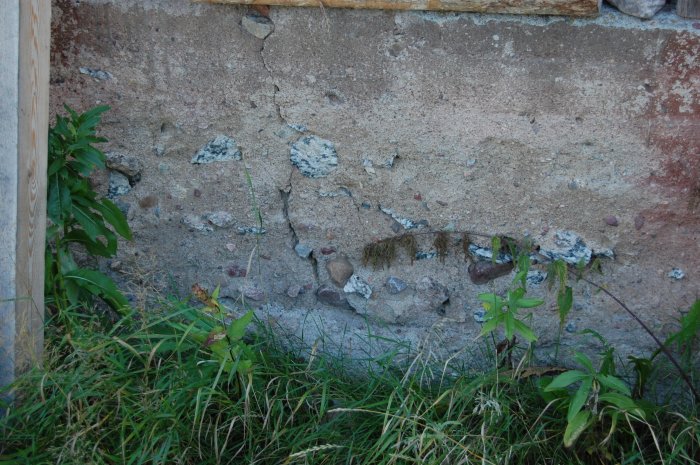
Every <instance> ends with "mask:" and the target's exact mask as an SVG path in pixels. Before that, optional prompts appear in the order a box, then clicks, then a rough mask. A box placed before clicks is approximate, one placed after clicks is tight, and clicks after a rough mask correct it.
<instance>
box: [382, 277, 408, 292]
mask: <svg viewBox="0 0 700 465" xmlns="http://www.w3.org/2000/svg"><path fill="white" fill-rule="evenodd" d="M407 287H408V284H406V282H405V281H404V280H402V279H400V278H397V277H396V276H389V278H388V279H387V280H386V288H387V289H388V290H389V294H399V293H400V292H402V291H403V290H405V289H406V288H407Z"/></svg>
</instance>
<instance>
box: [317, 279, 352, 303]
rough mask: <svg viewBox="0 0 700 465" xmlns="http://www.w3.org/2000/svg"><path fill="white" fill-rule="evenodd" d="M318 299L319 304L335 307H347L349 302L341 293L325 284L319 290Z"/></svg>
mask: <svg viewBox="0 0 700 465" xmlns="http://www.w3.org/2000/svg"><path fill="white" fill-rule="evenodd" d="M316 297H317V298H318V301H319V302H321V303H323V304H326V305H332V306H334V307H345V306H346V305H347V302H348V301H347V299H346V298H345V295H344V294H343V293H342V292H341V291H339V290H338V289H336V288H334V287H333V286H329V285H327V284H323V285H321V286H320V287H319V288H318V290H317V291H316Z"/></svg>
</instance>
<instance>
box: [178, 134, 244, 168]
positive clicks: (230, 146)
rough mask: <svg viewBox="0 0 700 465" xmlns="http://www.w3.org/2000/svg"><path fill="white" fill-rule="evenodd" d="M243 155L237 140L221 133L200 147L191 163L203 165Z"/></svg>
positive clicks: (238, 157) (240, 157) (237, 158)
mask: <svg viewBox="0 0 700 465" xmlns="http://www.w3.org/2000/svg"><path fill="white" fill-rule="evenodd" d="M242 157H243V156H242V154H241V151H240V150H239V149H238V146H237V145H236V141H235V140H233V139H231V138H230V137H227V136H224V135H219V136H216V138H214V139H213V140H210V141H209V142H208V143H207V144H206V145H205V146H204V147H202V148H201V149H199V151H198V152H197V153H196V154H195V156H194V157H192V160H191V161H190V163H192V164H194V165H201V164H205V163H214V162H217V161H230V160H241V159H242Z"/></svg>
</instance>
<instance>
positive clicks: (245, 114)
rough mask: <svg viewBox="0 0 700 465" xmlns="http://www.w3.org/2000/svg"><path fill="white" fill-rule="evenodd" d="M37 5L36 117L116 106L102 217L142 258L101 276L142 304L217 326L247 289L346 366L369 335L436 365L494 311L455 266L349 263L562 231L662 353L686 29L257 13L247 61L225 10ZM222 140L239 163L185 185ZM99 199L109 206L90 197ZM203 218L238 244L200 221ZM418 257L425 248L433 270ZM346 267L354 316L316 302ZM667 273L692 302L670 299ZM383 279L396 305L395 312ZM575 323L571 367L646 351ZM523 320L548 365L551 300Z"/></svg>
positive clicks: (236, 21)
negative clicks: (46, 57) (47, 90)
mask: <svg viewBox="0 0 700 465" xmlns="http://www.w3.org/2000/svg"><path fill="white" fill-rule="evenodd" d="M54 4H55V11H54V51H53V74H52V80H53V87H52V91H53V96H52V103H53V108H54V109H55V110H56V111H58V110H59V108H60V104H62V103H63V102H67V103H69V104H70V105H72V106H74V107H78V108H81V109H84V108H87V107H89V106H92V105H95V104H97V103H101V104H104V103H107V104H109V105H111V106H112V107H113V109H112V111H111V112H109V113H108V114H107V115H106V116H105V124H104V126H103V134H104V135H105V136H106V137H108V138H109V139H110V143H109V144H108V145H109V146H108V148H109V149H112V150H115V151H119V152H123V153H128V154H131V155H133V156H137V157H139V158H140V159H141V160H142V161H143V165H144V169H143V172H142V177H141V180H140V181H138V182H137V183H135V184H134V186H132V189H131V190H130V192H129V193H128V194H126V195H123V196H121V197H119V201H120V202H121V205H122V207H123V208H125V209H127V210H128V212H129V213H128V216H129V220H130V223H131V225H132V227H133V229H134V232H135V240H134V242H133V243H131V244H123V246H122V251H121V255H120V257H119V262H118V263H116V264H114V263H113V264H112V265H113V268H114V269H115V270H117V271H116V272H117V273H121V274H122V277H123V279H124V280H125V282H127V283H132V284H131V285H130V287H129V289H131V290H132V292H133V293H134V295H135V297H136V298H139V296H140V295H142V293H141V292H140V290H139V289H143V288H146V289H153V290H159V291H160V292H163V293H168V292H177V293H180V294H183V295H184V294H186V293H187V289H189V287H190V286H191V284H192V283H194V282H199V283H202V284H206V285H209V286H214V285H216V284H222V289H223V291H222V295H226V296H229V298H230V299H231V300H230V301H229V302H230V303H233V302H235V301H236V300H237V299H238V298H239V296H240V293H241V291H242V290H243V291H244V294H245V290H246V289H250V285H251V283H257V285H256V286H254V291H255V292H250V291H248V297H247V298H246V300H247V301H248V302H249V303H253V304H254V305H255V306H259V305H261V303H262V306H261V307H260V308H261V310H260V313H261V315H267V317H269V318H270V319H271V320H273V321H276V322H278V323H279V324H280V325H282V326H283V327H285V328H287V329H289V330H291V331H295V332H297V333H298V334H301V333H302V332H303V335H304V337H305V338H306V339H307V340H309V341H310V342H313V341H314V339H315V338H316V337H317V336H318V335H319V334H320V333H321V332H325V333H326V334H327V335H328V336H331V339H334V341H335V342H340V343H342V344H344V348H345V350H347V351H353V352H354V353H357V354H359V353H361V352H362V351H364V350H367V346H368V344H369V343H370V342H371V340H372V339H371V338H369V339H370V341H368V338H367V334H368V332H367V331H368V330H367V327H366V324H367V321H368V320H366V318H370V320H372V321H378V322H379V323H378V324H376V326H377V327H376V328H374V329H373V330H372V334H379V335H383V336H388V337H393V338H397V339H404V340H406V341H408V342H412V343H416V344H418V342H419V341H424V342H425V341H428V342H430V343H431V344H436V346H438V348H439V351H440V352H441V353H442V354H443V355H444V354H448V353H451V352H452V351H456V350H459V349H461V348H462V347H464V346H465V345H472V346H473V345H474V338H475V337H476V335H477V334H478V333H479V330H480V324H479V321H478V320H479V319H480V318H481V316H482V314H481V313H480V312H479V304H478V300H477V294H478V293H479V292H487V291H489V289H491V287H490V286H489V285H475V284H472V282H471V281H470V279H469V276H468V272H467V265H468V263H465V262H464V259H463V257H462V256H461V255H460V254H459V253H458V250H459V248H460V246H459V245H456V246H455V247H453V248H451V249H450V253H449V255H448V256H447V258H446V261H445V263H444V264H442V263H440V261H439V260H437V259H435V258H426V259H424V260H418V261H416V262H415V263H414V264H413V265H411V263H410V260H409V258H408V257H406V256H405V254H403V252H401V253H399V258H398V261H397V263H396V264H395V265H392V267H391V269H384V270H381V269H380V270H375V269H373V268H372V267H366V266H363V265H362V261H361V258H362V249H363V246H364V245H365V244H366V243H369V242H372V241H374V240H377V239H380V238H385V237H390V236H393V235H396V234H400V233H402V232H404V228H405V227H415V228H416V229H412V231H418V232H422V231H426V230H430V229H432V230H441V229H444V228H447V229H450V230H451V229H454V230H463V229H466V230H471V231H478V232H482V233H485V234H509V235H511V236H514V237H521V236H523V235H525V234H529V235H530V236H531V237H532V238H533V239H534V240H535V241H537V242H542V243H546V242H548V241H550V242H551V241H552V239H553V237H554V234H555V232H556V231H558V230H568V231H574V232H576V233H577V234H578V235H579V236H580V237H581V238H583V240H584V241H585V242H586V244H587V245H588V247H590V248H592V249H593V250H594V252H595V251H598V252H605V251H609V250H612V251H614V257H615V258H614V259H607V261H605V263H604V270H605V274H604V275H603V276H600V277H597V278H596V279H597V280H598V281H600V282H601V283H604V284H605V285H606V287H608V288H609V289H610V290H611V291H613V292H615V293H616V294H618V295H619V296H620V297H621V298H622V299H623V300H624V301H626V302H627V303H628V304H629V305H630V306H631V307H633V308H635V309H637V310H638V312H639V315H640V317H641V318H643V319H644V320H645V321H647V322H648V323H649V325H650V326H651V327H652V328H654V329H655V330H656V331H658V332H659V333H660V334H661V335H663V334H664V333H665V332H667V331H669V330H670V328H672V327H673V322H674V321H675V319H677V318H678V316H679V313H678V311H679V310H680V309H684V308H687V307H688V306H689V305H690V304H691V302H692V301H693V300H694V299H696V298H697V296H698V290H699V288H698V285H697V283H698V279H699V278H700V259H699V258H698V246H697V244H698V235H699V230H700V220H699V219H698V218H699V216H700V215H699V214H698V213H699V211H700V207H699V204H700V201H699V200H698V199H700V185H699V184H698V179H699V178H700V176H699V175H700V141H699V139H698V134H700V128H699V127H698V126H699V122H698V110H699V108H698V106H699V105H700V103H699V102H700V96H699V95H698V89H699V86H698V79H699V67H700V62H698V59H697V55H698V48H699V47H700V39H699V38H698V35H697V34H696V33H695V32H694V31H695V29H694V26H693V25H692V23H690V22H687V21H686V22H684V21H682V20H678V21H676V22H675V23H673V24H671V23H668V24H667V23H663V24H666V25H665V26H663V27H658V28H656V27H650V26H649V23H645V24H644V25H642V23H634V22H632V21H633V20H630V19H624V20H621V24H620V25H618V24H616V23H615V21H617V20H615V21H611V20H610V16H609V13H606V15H608V16H606V15H604V16H603V18H601V19H600V20H597V21H591V22H587V21H582V20H576V21H563V20H559V19H552V20H543V19H540V18H529V19H527V20H520V19H513V18H508V17H505V18H503V17H499V18H498V19H494V18H492V17H489V16H484V15H469V14H449V15H439V14H434V13H427V14H426V13H396V12H376V11H375V12H370V11H342V10H326V11H321V10H315V9H308V10H306V9H275V8H273V9H272V12H271V20H272V22H273V23H274V32H272V33H271V34H270V35H269V36H268V37H267V38H266V39H265V40H261V39H258V38H256V37H255V36H253V35H251V34H249V33H247V32H246V31H245V30H244V29H242V27H241V19H242V17H243V16H244V15H245V14H246V13H247V10H246V9H245V8H242V7H231V6H221V5H219V6H212V5H200V4H195V5H192V4H189V3H188V2H186V1H184V0H178V1H165V0H163V1H158V0H151V1H149V2H145V3H143V2H135V1H129V2H125V1H120V2H108V1H104V0H100V1H97V0H91V1H82V2H80V4H79V5H78V4H75V3H74V2H71V1H68V0H55V2H54ZM662 18H663V15H662ZM662 20H663V19H662ZM611 24H612V27H611ZM653 24H661V23H653ZM663 24H662V25H663ZM669 24H670V25H669ZM618 26H619V27H618ZM80 67H87V68H90V69H92V70H103V71H105V72H108V73H110V74H111V75H112V78H111V79H106V80H101V79H94V78H91V77H90V76H89V75H85V74H81V73H80V72H79V68H80ZM219 135H224V136H227V137H230V138H232V139H235V141H236V143H237V144H238V147H239V148H240V150H241V152H242V156H243V159H242V160H240V161H237V160H231V161H224V162H214V163H211V164H203V165H193V164H191V162H190V161H191V159H192V157H193V155H194V154H195V153H197V151H198V150H199V149H201V148H202V147H203V146H204V145H205V144H207V143H208V142H209V141H211V140H212V139H214V138H216V137H217V136H219ZM302 135H315V136H318V137H319V138H321V139H324V140H327V141H330V142H332V143H333V145H334V148H335V150H336V152H337V166H334V167H333V169H332V170H329V171H328V173H327V174H326V175H325V176H323V177H316V178H314V177H309V176H307V175H304V174H302V173H301V172H300V171H299V170H298V169H297V168H295V167H294V166H293V165H292V162H291V160H290V149H291V145H292V144H293V143H295V142H296V141H297V140H299V139H300V137H301V136H302ZM246 170H247V173H248V174H249V175H250V180H251V183H250V184H251V185H252V188H253V190H254V198H255V203H254V202H253V195H252V193H251V190H250V186H249V183H248V177H247V173H246ZM95 183H96V185H98V187H99V188H100V189H101V190H102V191H103V192H105V193H106V192H107V180H106V177H99V178H96V179H95ZM382 209H384V210H383V211H382ZM258 210H259V212H260V214H261V217H262V220H263V224H262V225H260V224H259V223H258V215H257V211H258ZM387 211H388V212H390V213H391V214H393V218H392V217H391V216H390V215H389V214H387V213H385V212H387ZM216 212H228V213H229V214H230V216H231V218H232V221H230V222H226V223H225V226H224V227H220V226H219V225H216V224H213V223H212V222H211V221H208V220H206V218H210V217H211V216H210V215H211V214H212V213H216ZM219 217H221V216H219ZM612 217H614V219H615V221H616V222H617V223H618V225H617V226H612V225H611V223H614V222H615V221H613V220H611V218H612ZM193 218H194V219H197V218H199V219H198V220H197V221H199V222H197V221H194V220H193ZM183 221H184V222H183ZM262 230H264V231H265V232H264V234H259V233H260V232H262ZM457 237H458V236H455V239H456V238H457ZM431 242H432V239H430V238H428V236H419V238H418V245H419V251H420V252H425V253H426V254H424V255H427V256H428V257H430V256H431V255H430V252H431V247H432V246H431ZM295 248H296V250H295ZM308 250H313V252H312V253H311V254H308V253H307V252H308ZM300 251H304V253H301V252H300ZM341 255H344V256H346V257H347V258H348V259H349V260H350V262H351V263H352V265H353V267H354V274H355V275H356V276H357V277H358V278H359V279H360V280H362V281H364V282H366V283H367V284H369V285H370V286H371V288H372V294H371V297H370V299H369V300H367V299H365V298H364V297H362V296H360V295H359V294H345V293H344V291H343V289H342V288H341V287H338V286H336V285H334V284H333V283H332V282H331V280H330V277H329V276H328V272H327V270H326V266H325V264H326V262H327V261H328V260H331V259H333V258H335V257H338V256H341ZM249 263H250V266H249ZM672 268H680V269H682V270H683V271H684V272H685V278H684V279H682V280H674V279H671V278H669V277H668V276H667V273H668V272H669V271H671V269H672ZM391 276H393V277H395V278H399V279H401V280H402V281H403V282H405V283H407V284H408V289H406V290H403V291H402V292H400V293H397V294H394V293H393V292H394V290H393V288H390V287H387V286H386V285H385V283H386V282H387V279H388V278H389V277H391ZM511 277H512V275H510V276H507V277H501V278H498V279H496V280H495V281H493V282H492V283H493V286H495V287H494V288H495V289H497V290H499V289H504V288H505V287H506V286H507V285H508V283H509V282H510V280H511V279H512V278H511ZM428 278H430V279H431V280H433V281H434V283H435V285H427V284H425V283H426V281H425V280H426V279H428ZM173 283H174V286H175V288H173V287H172V286H171V284H173ZM436 286H444V288H445V290H446V292H447V295H446V296H447V299H444V298H443V297H445V296H443V294H442V291H441V292H439V293H436V292H434V290H435V289H442V288H440V287H436ZM319 288H322V290H323V292H322V294H323V298H321V300H319V294H318V293H317V291H318V289H319ZM545 289H546V285H540V286H539V287H538V286H532V292H533V293H534V294H545V293H546V292H545ZM334 291H335V292H337V294H336V293H334ZM330 294H333V295H330ZM438 294H439V296H440V299H437V297H435V296H438ZM253 297H254V298H253ZM261 299H262V300H261ZM438 300H439V301H440V302H437V301H438ZM331 301H332V302H333V303H334V305H326V304H323V303H322V302H331ZM575 301H576V305H575V310H574V311H573V312H572V314H571V316H570V320H571V321H570V324H569V325H568V326H567V328H568V330H569V331H570V332H567V333H565V335H564V339H563V344H564V345H565V346H580V345H582V344H583V343H584V341H583V337H582V336H577V335H575V334H573V332H575V331H576V330H577V329H578V330H581V329H585V328H593V329H595V330H597V331H599V332H600V333H602V334H603V335H604V336H605V337H607V338H609V339H610V341H611V342H613V343H615V344H616V345H617V346H618V347H619V348H620V349H621V350H622V352H623V353H629V352H635V353H638V352H642V351H644V350H646V349H648V348H649V347H650V343H651V341H649V340H648V338H647V337H646V336H644V335H643V333H642V332H641V331H640V329H639V328H638V327H637V326H635V325H634V323H633V322H632V321H631V320H630V318H629V317H628V316H627V315H625V314H624V313H623V312H621V311H620V310H619V309H617V308H615V306H614V305H613V304H612V303H611V302H610V301H607V300H605V299H604V298H603V297H602V296H600V295H598V294H597V293H595V292H594V290H593V289H591V288H590V287H588V286H584V285H576V293H575ZM436 302H437V303H436ZM353 308H354V309H355V310H353ZM358 308H359V309H360V310H359V311H358V310H357V309H358ZM360 313H364V314H363V315H361V314H360ZM533 313H534V314H535V318H534V324H535V326H536V327H537V329H538V333H539V334H540V336H541V338H540V342H539V344H540V347H543V348H544V351H543V355H542V356H543V357H546V356H547V353H548V348H553V346H554V343H555V340H556V333H557V327H558V321H557V316H556V309H555V307H554V304H553V302H552V300H551V299H549V300H548V303H547V305H546V306H545V307H543V308H541V309H536V310H535V311H534V312H533ZM480 315H481V316H480ZM372 324H374V323H372Z"/></svg>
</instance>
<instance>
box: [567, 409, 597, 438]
mask: <svg viewBox="0 0 700 465" xmlns="http://www.w3.org/2000/svg"><path fill="white" fill-rule="evenodd" d="M590 416H591V413H590V412H589V411H588V410H583V411H581V412H578V413H577V414H576V415H575V416H574V417H573V418H572V419H571V421H569V422H568V423H567V425H566V430H565V431H564V446H565V447H571V446H572V445H573V444H574V442H576V440H577V439H578V438H579V436H581V433H583V432H584V431H585V430H586V428H587V427H588V419H589V418H590Z"/></svg>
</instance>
